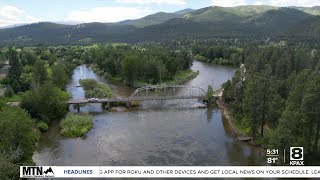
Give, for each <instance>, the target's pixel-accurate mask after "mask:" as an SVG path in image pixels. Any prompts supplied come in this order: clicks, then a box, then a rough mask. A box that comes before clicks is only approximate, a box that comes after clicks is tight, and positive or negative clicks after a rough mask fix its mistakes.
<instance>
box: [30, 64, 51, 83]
mask: <svg viewBox="0 0 320 180" xmlns="http://www.w3.org/2000/svg"><path fill="white" fill-rule="evenodd" d="M33 79H34V81H35V83H36V84H38V85H39V84H43V83H44V82H45V81H46V80H47V79H48V73H47V69H46V67H45V62H44V61H43V60H38V61H36V63H35V64H34V66H33Z"/></svg>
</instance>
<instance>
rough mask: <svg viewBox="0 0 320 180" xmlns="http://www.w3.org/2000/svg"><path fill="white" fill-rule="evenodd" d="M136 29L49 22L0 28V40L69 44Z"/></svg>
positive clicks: (6, 41)
mask: <svg viewBox="0 0 320 180" xmlns="http://www.w3.org/2000/svg"><path fill="white" fill-rule="evenodd" d="M134 30H136V28H135V27H134V26H129V25H118V24H110V23H86V24H80V25H64V24H56V23H49V22H42V23H35V24H30V25H24V26H19V27H14V28H9V29H0V42H2V43H5V44H11V43H13V44H16V43H18V44H37V43H43V44H71V43H93V42H104V41H108V40H110V39H117V37H119V36H120V35H123V34H127V33H129V32H131V31H134Z"/></svg>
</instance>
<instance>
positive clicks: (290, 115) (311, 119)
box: [223, 46, 320, 165]
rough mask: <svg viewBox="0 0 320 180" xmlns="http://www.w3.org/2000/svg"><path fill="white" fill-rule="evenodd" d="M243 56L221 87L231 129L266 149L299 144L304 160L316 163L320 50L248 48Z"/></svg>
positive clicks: (317, 160) (318, 128) (319, 127)
mask: <svg viewBox="0 0 320 180" xmlns="http://www.w3.org/2000/svg"><path fill="white" fill-rule="evenodd" d="M243 57H244V61H243V63H244V65H242V66H241V68H240V69H239V70H238V71H237V72H236V75H235V76H234V77H233V79H232V80H230V81H228V82H226V83H225V84H224V86H223V87H224V93H223V100H224V102H226V103H227V104H228V108H229V110H230V111H231V115H232V116H233V119H234V122H233V123H234V124H235V126H236V127H237V128H238V129H239V130H240V131H242V133H245V134H248V135H251V136H252V138H253V140H254V142H255V143H256V144H260V145H262V146H265V147H274V148H276V149H285V148H286V149H288V148H289V147H292V146H303V147H304V148H305V162H306V163H307V164H309V165H312V164H317V163H319V160H320V157H319V154H320V151H319V150H320V147H319V133H320V132H319V130H320V118H319V117H320V116H319V113H320V109H319V108H320V104H319V103H320V94H319V93H320V89H319V88H320V72H319V70H320V51H319V50H313V49H308V48H297V47H275V46H271V47H266V46H265V47H249V48H246V49H245V50H244V51H243Z"/></svg>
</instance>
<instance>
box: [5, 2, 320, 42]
mask: <svg viewBox="0 0 320 180" xmlns="http://www.w3.org/2000/svg"><path fill="white" fill-rule="evenodd" d="M318 8H319V7H313V8H305V9H304V11H302V10H299V9H298V8H297V7H293V8H279V7H273V6H238V7H218V6H214V7H206V8H202V9H199V10H195V11H192V10H191V9H185V10H182V11H178V12H175V13H163V12H160V13H156V14H152V15H149V16H146V17H144V18H141V19H137V20H127V21H122V22H119V23H85V24H78V25H64V24H56V23H36V24H30V25H23V26H19V27H13V28H7V29H0V44H2V45H3V44H28V45H29V44H37V43H43V44H79V43H81V44H90V43H97V42H109V41H113V42H115V41H117V42H141V41H161V40H172V39H198V38H212V37H227V38H228V37H250V38H251V37H261V38H264V37H269V36H274V37H277V36H281V37H283V36H287V37H304V38H311V37H312V38H319V39H320V37H319V35H318V34H320V28H319V26H320V25H319V24H320V23H319V16H314V15H311V14H310V13H306V12H305V11H306V10H308V11H310V10H317V9H318Z"/></svg>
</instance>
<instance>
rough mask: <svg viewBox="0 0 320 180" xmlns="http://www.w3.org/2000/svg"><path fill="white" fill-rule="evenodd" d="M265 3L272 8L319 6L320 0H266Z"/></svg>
mask: <svg viewBox="0 0 320 180" xmlns="http://www.w3.org/2000/svg"><path fill="white" fill-rule="evenodd" d="M267 3H268V4H269V5H272V6H305V7H312V6H319V5H320V0H296V1H295V0H268V1H267Z"/></svg>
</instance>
